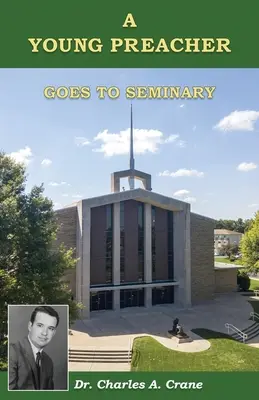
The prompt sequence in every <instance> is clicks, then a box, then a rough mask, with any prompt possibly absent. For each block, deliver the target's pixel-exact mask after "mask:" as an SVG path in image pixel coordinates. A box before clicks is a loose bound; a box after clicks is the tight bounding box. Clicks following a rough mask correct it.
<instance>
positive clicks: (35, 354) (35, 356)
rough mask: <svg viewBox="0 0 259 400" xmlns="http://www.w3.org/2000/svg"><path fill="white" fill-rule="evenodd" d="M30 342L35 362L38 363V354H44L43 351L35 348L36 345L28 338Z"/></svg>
mask: <svg viewBox="0 0 259 400" xmlns="http://www.w3.org/2000/svg"><path fill="white" fill-rule="evenodd" d="M28 340H29V342H30V345H31V348H32V352H33V356H34V360H35V362H36V358H37V353H38V352H40V353H41V352H42V350H43V349H38V348H37V347H36V346H34V344H33V343H32V341H31V339H30V337H29V336H28Z"/></svg>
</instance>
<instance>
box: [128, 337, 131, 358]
mask: <svg viewBox="0 0 259 400" xmlns="http://www.w3.org/2000/svg"><path fill="white" fill-rule="evenodd" d="M130 354H131V338H130V339H129V351H128V364H130Z"/></svg>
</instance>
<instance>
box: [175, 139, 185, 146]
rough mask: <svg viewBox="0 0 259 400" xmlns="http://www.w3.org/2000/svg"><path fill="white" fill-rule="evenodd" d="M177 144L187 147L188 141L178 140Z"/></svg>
mask: <svg viewBox="0 0 259 400" xmlns="http://www.w3.org/2000/svg"><path fill="white" fill-rule="evenodd" d="M176 146H178V147H185V146H186V142H185V141H184V140H178V141H177V143H176Z"/></svg>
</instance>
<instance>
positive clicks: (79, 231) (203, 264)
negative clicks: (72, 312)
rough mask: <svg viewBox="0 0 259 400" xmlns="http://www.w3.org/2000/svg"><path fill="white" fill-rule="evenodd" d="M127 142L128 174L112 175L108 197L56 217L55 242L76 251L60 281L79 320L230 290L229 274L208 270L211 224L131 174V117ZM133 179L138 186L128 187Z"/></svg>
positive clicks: (146, 178) (145, 177)
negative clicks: (76, 305) (79, 311)
mask: <svg viewBox="0 0 259 400" xmlns="http://www.w3.org/2000/svg"><path fill="white" fill-rule="evenodd" d="M130 136H131V139H130V165H129V167H130V168H129V169H128V170H124V171H118V172H114V173H113V174H112V176H111V193H110V194H106V195H103V196H98V197H93V198H87V199H83V200H80V201H78V202H77V203H73V204H72V205H69V206H67V207H64V208H62V209H60V210H57V211H56V215H57V218H58V223H59V231H58V236H57V242H56V243H57V244H61V243H64V244H65V246H66V247H67V248H71V247H73V248H75V249H76V252H75V256H76V258H77V259H78V261H77V266H76V269H75V270H73V271H71V272H70V273H69V274H68V275H67V276H66V279H68V281H69V286H70V288H71V289H72V292H73V297H74V299H76V300H77V301H78V302H81V303H83V305H84V306H85V308H84V311H83V318H85V319H87V318H90V313H91V312H93V311H100V310H114V311H119V310H121V309H123V308H126V307H152V306H155V305H158V304H175V305H177V306H179V307H190V306H191V305H193V304H195V303H197V302H200V301H205V300H211V299H213V296H214V294H215V292H222V291H232V290H235V289H236V270H229V269H226V270H220V271H218V269H217V268H215V267H214V223H215V221H214V220H213V219H210V218H207V217H204V216H202V215H197V214H194V213H192V212H191V209H190V204H189V203H186V202H184V201H180V200H178V199H174V198H171V197H166V196H163V195H162V194H159V193H155V192H153V191H152V180H151V176H150V175H149V174H147V173H145V172H142V171H138V170H136V169H135V162H134V154H133V123H132V114H131V135H130ZM125 178H128V181H129V189H128V190H125V188H124V187H123V188H122V187H121V179H125ZM136 179H137V180H140V181H141V182H142V184H143V188H135V181H136ZM219 276H220V278H219Z"/></svg>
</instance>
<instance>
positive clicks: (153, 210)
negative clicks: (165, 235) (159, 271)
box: [151, 206, 156, 281]
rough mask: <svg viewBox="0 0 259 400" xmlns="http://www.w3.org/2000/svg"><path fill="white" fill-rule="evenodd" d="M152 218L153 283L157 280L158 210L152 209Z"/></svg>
mask: <svg viewBox="0 0 259 400" xmlns="http://www.w3.org/2000/svg"><path fill="white" fill-rule="evenodd" d="M151 213H152V214H151V215H152V216H151V218H152V281H155V280H156V208H155V207H154V206H152V208H151Z"/></svg>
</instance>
